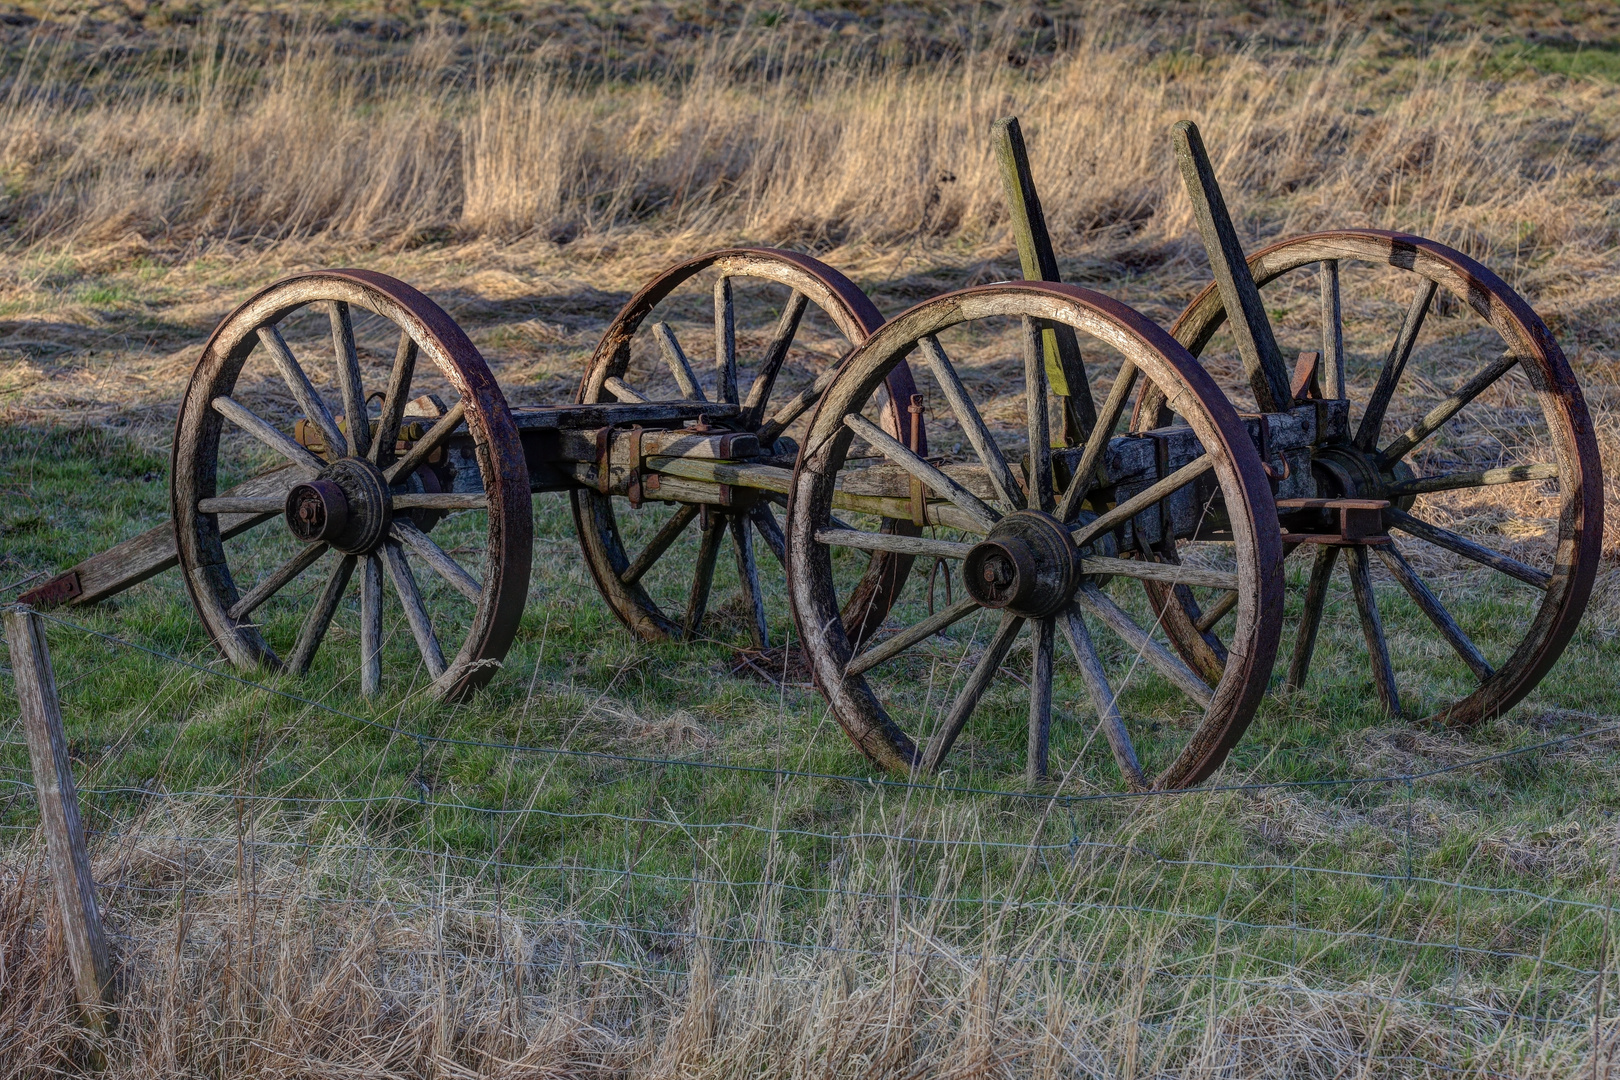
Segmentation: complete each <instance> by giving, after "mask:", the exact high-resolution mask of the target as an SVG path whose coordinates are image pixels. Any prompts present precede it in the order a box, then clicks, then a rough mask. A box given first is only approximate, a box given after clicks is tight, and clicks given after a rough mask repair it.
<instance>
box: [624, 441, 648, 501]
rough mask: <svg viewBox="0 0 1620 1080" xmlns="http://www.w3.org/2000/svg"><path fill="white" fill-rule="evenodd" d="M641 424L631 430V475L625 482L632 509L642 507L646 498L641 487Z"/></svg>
mask: <svg viewBox="0 0 1620 1080" xmlns="http://www.w3.org/2000/svg"><path fill="white" fill-rule="evenodd" d="M643 430H644V429H643V428H642V426H641V425H640V424H637V425H635V426H634V427H632V428H631V429H630V474H629V476H628V477H627V478H626V480H625V494H626V495H628V496H629V497H630V506H631V509H636V508H639V507H640V506H641V500H642V499H643V498H644V497H645V496H644V495H643V493H642V487H641V434H642V431H643Z"/></svg>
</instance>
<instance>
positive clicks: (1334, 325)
mask: <svg viewBox="0 0 1620 1080" xmlns="http://www.w3.org/2000/svg"><path fill="white" fill-rule="evenodd" d="M1319 276H1320V279H1321V286H1322V394H1323V396H1324V397H1329V398H1343V397H1344V311H1343V309H1342V307H1341V306H1340V303H1339V260H1338V259H1323V260H1322V265H1321V273H1320V275H1319Z"/></svg>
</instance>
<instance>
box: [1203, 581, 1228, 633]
mask: <svg viewBox="0 0 1620 1080" xmlns="http://www.w3.org/2000/svg"><path fill="white" fill-rule="evenodd" d="M1237 606H1238V592H1237V590H1236V589H1233V590H1232V591H1231V592H1229V593H1226V594H1225V595H1223V596H1222V597H1221V598H1220V599H1219V600H1217V601H1215V602H1214V603H1213V604H1211V605H1210V606H1209V610H1208V611H1206V612H1204V613H1203V614H1202V615H1200V616H1199V617H1198V622H1196V623H1195V624H1194V625H1195V626H1197V627H1198V632H1199V633H1200V634H1207V633H1209V632H1210V631H1211V630H1213V629H1215V626H1216V624H1217V623H1219V622H1220V621H1221V620H1222V619H1224V618H1226V616H1227V615H1229V614H1231V612H1232V611H1233V610H1234V609H1235V608H1236V607H1237Z"/></svg>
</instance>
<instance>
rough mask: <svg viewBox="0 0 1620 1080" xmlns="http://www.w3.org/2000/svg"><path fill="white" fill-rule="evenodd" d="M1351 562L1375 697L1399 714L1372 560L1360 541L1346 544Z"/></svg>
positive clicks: (1387, 709) (1398, 692)
mask: <svg viewBox="0 0 1620 1080" xmlns="http://www.w3.org/2000/svg"><path fill="white" fill-rule="evenodd" d="M1344 555H1345V558H1346V559H1348V560H1349V562H1350V587H1351V589H1352V590H1353V591H1354V592H1355V596H1356V611H1357V613H1358V614H1359V615H1360V616H1361V636H1362V637H1363V638H1365V639H1366V641H1367V654H1368V657H1369V659H1371V661H1372V669H1373V685H1374V687H1375V688H1376V689H1377V690H1378V700H1379V701H1380V702H1382V703H1383V706H1384V711H1385V712H1387V713H1388V714H1389V715H1390V716H1394V717H1399V716H1400V715H1401V695H1400V691H1398V690H1397V689H1396V687H1395V668H1394V666H1393V665H1391V664H1390V662H1389V643H1388V642H1386V641H1385V640H1384V622H1383V620H1382V619H1381V618H1379V616H1378V598H1377V596H1375V595H1374V594H1373V584H1372V560H1371V559H1370V558H1369V557H1368V556H1367V549H1366V548H1365V547H1363V546H1361V545H1359V544H1357V545H1352V546H1350V547H1347V548H1345V552H1344Z"/></svg>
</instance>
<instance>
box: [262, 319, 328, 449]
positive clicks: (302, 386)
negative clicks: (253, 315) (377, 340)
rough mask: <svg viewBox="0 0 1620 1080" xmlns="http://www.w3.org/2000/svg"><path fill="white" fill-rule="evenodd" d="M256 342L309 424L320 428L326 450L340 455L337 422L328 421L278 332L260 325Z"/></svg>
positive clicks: (311, 384)
mask: <svg viewBox="0 0 1620 1080" xmlns="http://www.w3.org/2000/svg"><path fill="white" fill-rule="evenodd" d="M259 342H260V344H262V345H263V346H264V349H265V351H266V352H268V353H269V354H270V357H271V359H272V360H274V361H275V363H276V368H277V369H278V370H279V371H280V372H281V378H282V379H283V380H284V381H285V382H286V384H287V389H288V390H291V391H292V396H293V400H295V401H297V402H298V407H299V408H300V409H302V410H303V411H304V415H305V416H307V417H308V418H309V421H310V423H312V424H314V425H315V426H316V427H317V428H319V429H320V431H321V438H323V439H325V440H326V449H327V450H328V451H330V452H331V454H332V456H333V457H337V456H338V455H340V454H342V453H343V446H344V439H343V434H342V432H340V431H338V426H337V421H336V420H334V419H332V412H331V410H330V409H328V408H327V407H326V402H324V401H322V400H321V395H320V394H318V393H316V392H315V386H314V384H313V383H311V382H310V381H309V375H308V373H307V372H305V371H304V369H303V367H302V365H300V364H299V363H298V360H297V359H296V358H295V357H294V356H293V354H292V349H290V348H288V347H287V342H286V341H285V340H284V339H283V338H282V336H281V331H280V330H277V329H276V328H275V327H274V326H261V327H259Z"/></svg>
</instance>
